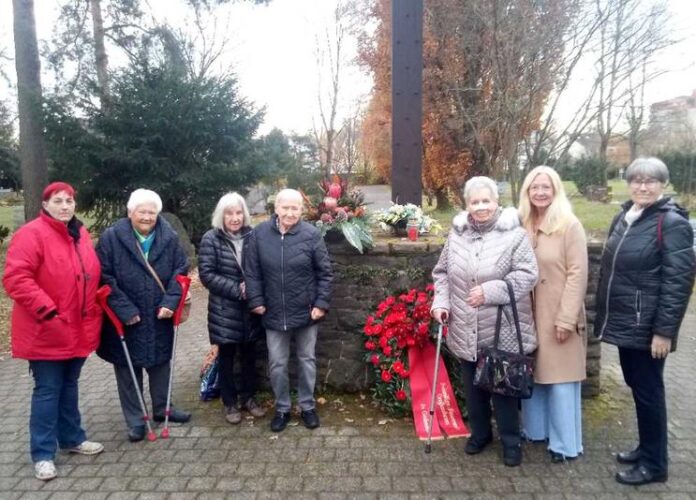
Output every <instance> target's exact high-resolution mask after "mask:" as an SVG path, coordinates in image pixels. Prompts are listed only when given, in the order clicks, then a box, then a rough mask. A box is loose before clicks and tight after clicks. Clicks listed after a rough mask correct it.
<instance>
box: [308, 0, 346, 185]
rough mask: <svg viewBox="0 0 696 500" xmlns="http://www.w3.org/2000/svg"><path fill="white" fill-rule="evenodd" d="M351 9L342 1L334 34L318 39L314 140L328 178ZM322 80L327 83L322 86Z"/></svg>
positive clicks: (327, 30) (333, 160)
mask: <svg viewBox="0 0 696 500" xmlns="http://www.w3.org/2000/svg"><path fill="white" fill-rule="evenodd" d="M350 12H351V11H350V8H349V6H348V5H347V4H344V3H343V2H342V1H341V0H339V1H338V2H337V3H336V7H335V9H334V13H333V19H332V23H333V26H332V28H333V32H332V33H329V28H327V29H326V30H325V31H324V36H323V39H321V40H320V39H319V37H317V41H316V53H315V55H316V61H317V73H318V85H317V105H318V108H319V125H318V126H317V124H316V123H314V126H313V134H314V139H315V140H316V142H317V145H318V146H319V151H320V158H321V166H322V170H323V172H324V175H325V176H326V177H327V178H328V177H329V176H330V175H331V173H332V172H333V171H334V169H335V166H334V163H335V160H336V159H335V148H336V140H337V137H338V135H339V133H340V132H341V128H337V127H338V124H337V123H336V119H337V114H338V106H339V102H340V92H341V76H342V71H343V69H344V67H345V65H346V64H347V63H346V60H345V54H344V49H345V46H344V44H345V38H346V36H347V33H348V29H349V24H350ZM325 77H326V80H328V82H326V83H325Z"/></svg>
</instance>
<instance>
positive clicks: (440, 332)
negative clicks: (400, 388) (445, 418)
mask: <svg viewBox="0 0 696 500" xmlns="http://www.w3.org/2000/svg"><path fill="white" fill-rule="evenodd" d="M446 335H447V326H446V325H445V324H443V323H440V325H439V326H438V329H437V347H436V349H435V369H434V370H433V383H432V385H431V387H432V391H431V393H430V419H429V421H428V439H427V440H426V441H425V452H426V453H430V452H431V451H432V437H433V423H434V420H435V395H436V394H437V376H438V372H439V370H440V348H441V347H442V337H443V336H446Z"/></svg>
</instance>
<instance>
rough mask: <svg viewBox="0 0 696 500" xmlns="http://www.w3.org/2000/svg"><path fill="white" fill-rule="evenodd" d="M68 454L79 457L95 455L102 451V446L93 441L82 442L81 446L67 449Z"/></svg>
mask: <svg viewBox="0 0 696 500" xmlns="http://www.w3.org/2000/svg"><path fill="white" fill-rule="evenodd" d="M67 451H69V452H70V453H79V454H80V455H97V454H99V453H101V452H102V451H104V445H103V444H101V443H95V442H94V441H82V443H81V444H79V445H78V446H75V447H74V448H68V450H67Z"/></svg>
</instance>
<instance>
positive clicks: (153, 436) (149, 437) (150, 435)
mask: <svg viewBox="0 0 696 500" xmlns="http://www.w3.org/2000/svg"><path fill="white" fill-rule="evenodd" d="M155 439H157V435H156V434H155V431H150V432H148V433H147V440H148V441H154V440H155Z"/></svg>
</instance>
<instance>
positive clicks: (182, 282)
mask: <svg viewBox="0 0 696 500" xmlns="http://www.w3.org/2000/svg"><path fill="white" fill-rule="evenodd" d="M176 281H177V283H179V286H181V299H180V300H179V304H178V305H177V307H176V311H174V316H173V317H172V321H173V322H174V340H173V345H172V357H171V358H170V360H169V385H168V387H167V405H166V407H165V410H164V427H163V428H162V432H161V433H160V437H161V438H162V439H167V438H168V437H169V416H170V415H171V413H172V384H173V382H174V362H175V360H176V339H177V336H178V334H179V325H180V324H181V315H182V313H183V310H184V302H185V301H186V295H187V294H188V290H189V287H190V286H191V278H189V277H188V276H184V275H177V276H176ZM109 295H111V287H110V286H109V285H103V286H101V287H99V290H97V302H99V305H100V306H101V307H102V309H103V310H104V312H105V313H106V315H107V316H108V317H109V320H110V321H111V323H112V324H113V325H114V328H115V329H116V334H117V335H118V337H119V339H120V340H121V347H123V353H124V354H125V356H126V362H127V363H128V371H130V374H131V378H132V379H133V387H135V391H136V393H137V394H138V402H139V403H140V411H142V414H143V421H144V422H145V426H146V427H147V440H148V441H154V440H155V439H157V436H156V434H155V431H153V430H152V424H151V422H150V415H149V413H148V412H147V407H146V406H145V399H144V398H143V394H142V392H141V390H140V385H139V384H138V379H137V377H136V376H135V370H134V369H133V361H132V360H131V357H130V352H129V351H128V345H127V344H126V338H125V331H124V328H123V323H121V320H120V319H118V316H116V313H114V311H113V310H112V309H111V308H110V307H109V304H108V303H107V301H108V298H109Z"/></svg>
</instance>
